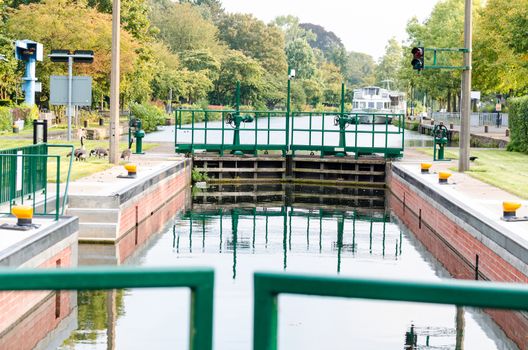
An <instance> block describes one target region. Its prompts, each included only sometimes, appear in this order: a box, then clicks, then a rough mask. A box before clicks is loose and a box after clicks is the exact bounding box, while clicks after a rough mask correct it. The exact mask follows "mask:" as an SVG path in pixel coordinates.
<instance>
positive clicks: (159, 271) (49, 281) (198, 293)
mask: <svg viewBox="0 0 528 350" xmlns="http://www.w3.org/2000/svg"><path fill="white" fill-rule="evenodd" d="M159 287H187V288H190V289H191V318H190V320H191V327H190V349H192V350H210V349H212V339H213V291H214V271H213V269H207V268H178V269H176V268H132V267H119V268H116V267H98V268H97V267H94V268H79V269H28V270H25V269H19V270H11V269H9V270H8V269H0V290H17V291H20V290H105V289H121V288H159Z"/></svg>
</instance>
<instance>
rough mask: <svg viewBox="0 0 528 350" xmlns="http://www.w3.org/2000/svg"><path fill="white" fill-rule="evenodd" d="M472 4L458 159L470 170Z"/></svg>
mask: <svg viewBox="0 0 528 350" xmlns="http://www.w3.org/2000/svg"><path fill="white" fill-rule="evenodd" d="M471 11H472V4H471V0H466V6H465V18H464V47H465V48H466V49H467V51H466V52H464V65H465V66H466V68H465V69H464V70H463V71H462V92H461V94H460V95H461V101H460V107H461V112H462V113H461V118H460V119H461V120H460V155H459V159H458V171H460V172H464V171H467V170H469V147H470V137H471V134H470V129H471V124H470V120H469V118H470V109H471V48H472V16H471Z"/></svg>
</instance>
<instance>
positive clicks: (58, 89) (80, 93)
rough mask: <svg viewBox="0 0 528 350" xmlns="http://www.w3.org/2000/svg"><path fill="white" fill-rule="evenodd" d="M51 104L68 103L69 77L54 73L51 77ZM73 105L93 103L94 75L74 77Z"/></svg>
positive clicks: (89, 104)
mask: <svg viewBox="0 0 528 350" xmlns="http://www.w3.org/2000/svg"><path fill="white" fill-rule="evenodd" d="M50 104H51V105H64V106H66V105H68V77H67V76H58V75H52V76H51V77H50ZM72 105H74V106H91V105H92V77H81V76H74V77H72Z"/></svg>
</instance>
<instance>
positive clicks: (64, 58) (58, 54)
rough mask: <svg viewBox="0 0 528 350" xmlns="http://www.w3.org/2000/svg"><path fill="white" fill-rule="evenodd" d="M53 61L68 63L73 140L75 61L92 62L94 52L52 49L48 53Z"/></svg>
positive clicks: (69, 120)
mask: <svg viewBox="0 0 528 350" xmlns="http://www.w3.org/2000/svg"><path fill="white" fill-rule="evenodd" d="M48 57H49V58H50V59H51V62H57V63H66V62H67V63H68V108H67V117H68V134H67V139H68V141H71V117H72V85H73V63H74V62H75V63H92V62H93V59H94V52H93V51H91V50H75V51H73V53H71V52H70V50H51V54H49V55H48Z"/></svg>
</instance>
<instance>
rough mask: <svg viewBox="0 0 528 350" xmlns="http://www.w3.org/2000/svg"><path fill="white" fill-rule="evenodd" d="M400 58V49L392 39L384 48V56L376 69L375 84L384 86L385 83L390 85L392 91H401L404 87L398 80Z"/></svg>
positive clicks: (398, 44)
mask: <svg viewBox="0 0 528 350" xmlns="http://www.w3.org/2000/svg"><path fill="white" fill-rule="evenodd" d="M402 58H403V50H402V47H401V45H400V43H399V42H398V41H397V40H396V38H394V37H392V38H391V39H389V42H388V43H387V45H386V46H385V54H384V55H383V57H381V59H380V61H379V63H378V65H377V67H376V84H378V85H379V86H386V83H390V86H391V88H393V89H401V88H402V87H403V86H405V84H404V83H403V82H401V81H400V79H399V78H400V70H401V66H402Z"/></svg>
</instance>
